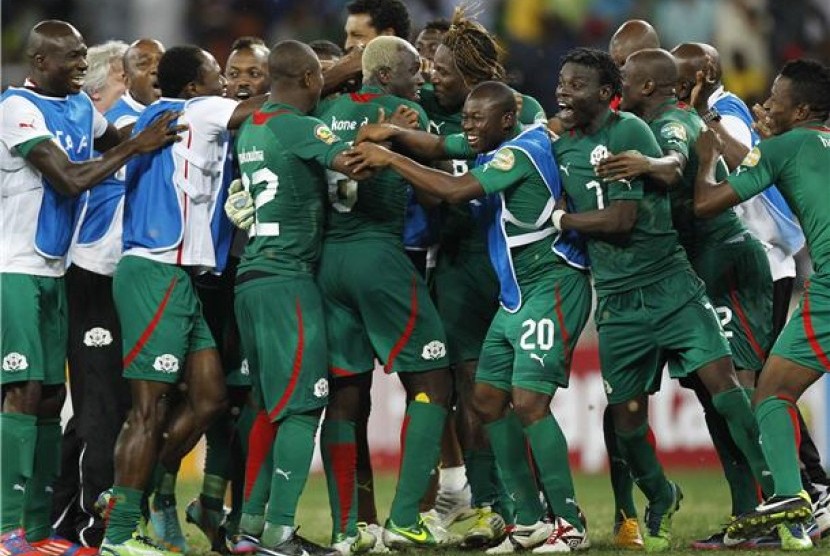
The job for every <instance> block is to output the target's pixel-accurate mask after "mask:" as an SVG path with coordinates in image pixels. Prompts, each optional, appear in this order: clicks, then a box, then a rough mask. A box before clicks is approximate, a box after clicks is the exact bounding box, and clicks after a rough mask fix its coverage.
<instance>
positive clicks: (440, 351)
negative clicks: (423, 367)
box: [421, 340, 447, 361]
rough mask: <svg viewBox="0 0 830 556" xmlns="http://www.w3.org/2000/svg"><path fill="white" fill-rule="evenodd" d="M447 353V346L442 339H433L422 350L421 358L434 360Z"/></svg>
mask: <svg viewBox="0 0 830 556" xmlns="http://www.w3.org/2000/svg"><path fill="white" fill-rule="evenodd" d="M446 355H447V347H446V346H445V345H444V342H441V341H440V340H432V341H431V342H429V343H428V344H427V345H425V346H424V349H423V350H421V359H426V360H427V361H432V360H435V359H441V358H442V357H444V356H446Z"/></svg>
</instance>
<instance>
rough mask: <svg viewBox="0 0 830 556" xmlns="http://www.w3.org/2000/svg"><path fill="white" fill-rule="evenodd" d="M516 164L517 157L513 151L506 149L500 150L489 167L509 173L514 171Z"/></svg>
mask: <svg viewBox="0 0 830 556" xmlns="http://www.w3.org/2000/svg"><path fill="white" fill-rule="evenodd" d="M515 164H516V155H514V154H513V151H512V150H510V149H508V148H504V149H499V151H498V152H497V153H496V154H495V156H493V160H491V161H490V163H489V164H488V166H489V167H491V168H495V169H496V170H501V171H502V172H507V171H508V170H510V169H512V168H513V166H514V165H515Z"/></svg>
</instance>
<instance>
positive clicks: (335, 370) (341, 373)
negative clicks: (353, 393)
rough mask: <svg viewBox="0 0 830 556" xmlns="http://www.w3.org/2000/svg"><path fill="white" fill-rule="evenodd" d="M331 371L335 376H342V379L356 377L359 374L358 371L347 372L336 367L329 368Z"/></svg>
mask: <svg viewBox="0 0 830 556" xmlns="http://www.w3.org/2000/svg"><path fill="white" fill-rule="evenodd" d="M329 371H330V372H331V374H333V375H334V376H341V377H346V376H354V375H356V374H357V371H347V370H346V369H342V368H340V367H335V366H331V367H329Z"/></svg>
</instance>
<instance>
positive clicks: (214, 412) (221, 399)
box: [195, 396, 230, 427]
mask: <svg viewBox="0 0 830 556" xmlns="http://www.w3.org/2000/svg"><path fill="white" fill-rule="evenodd" d="M229 407H230V405H229V403H228V398H227V397H225V396H217V397H214V398H207V399H202V400H200V401H199V404H198V405H197V406H196V412H195V413H196V415H197V418H198V419H199V422H200V424H201V425H202V426H204V427H207V426H210V424H211V423H213V422H214V421H215V420H216V419H218V418H219V417H220V416H221V415H224V414H225V413H226V412H227V411H228V408H229Z"/></svg>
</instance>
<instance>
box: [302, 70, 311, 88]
mask: <svg viewBox="0 0 830 556" xmlns="http://www.w3.org/2000/svg"><path fill="white" fill-rule="evenodd" d="M311 81H312V75H311V70H305V71H304V72H303V77H302V84H303V88H304V89H310V88H311Z"/></svg>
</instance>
